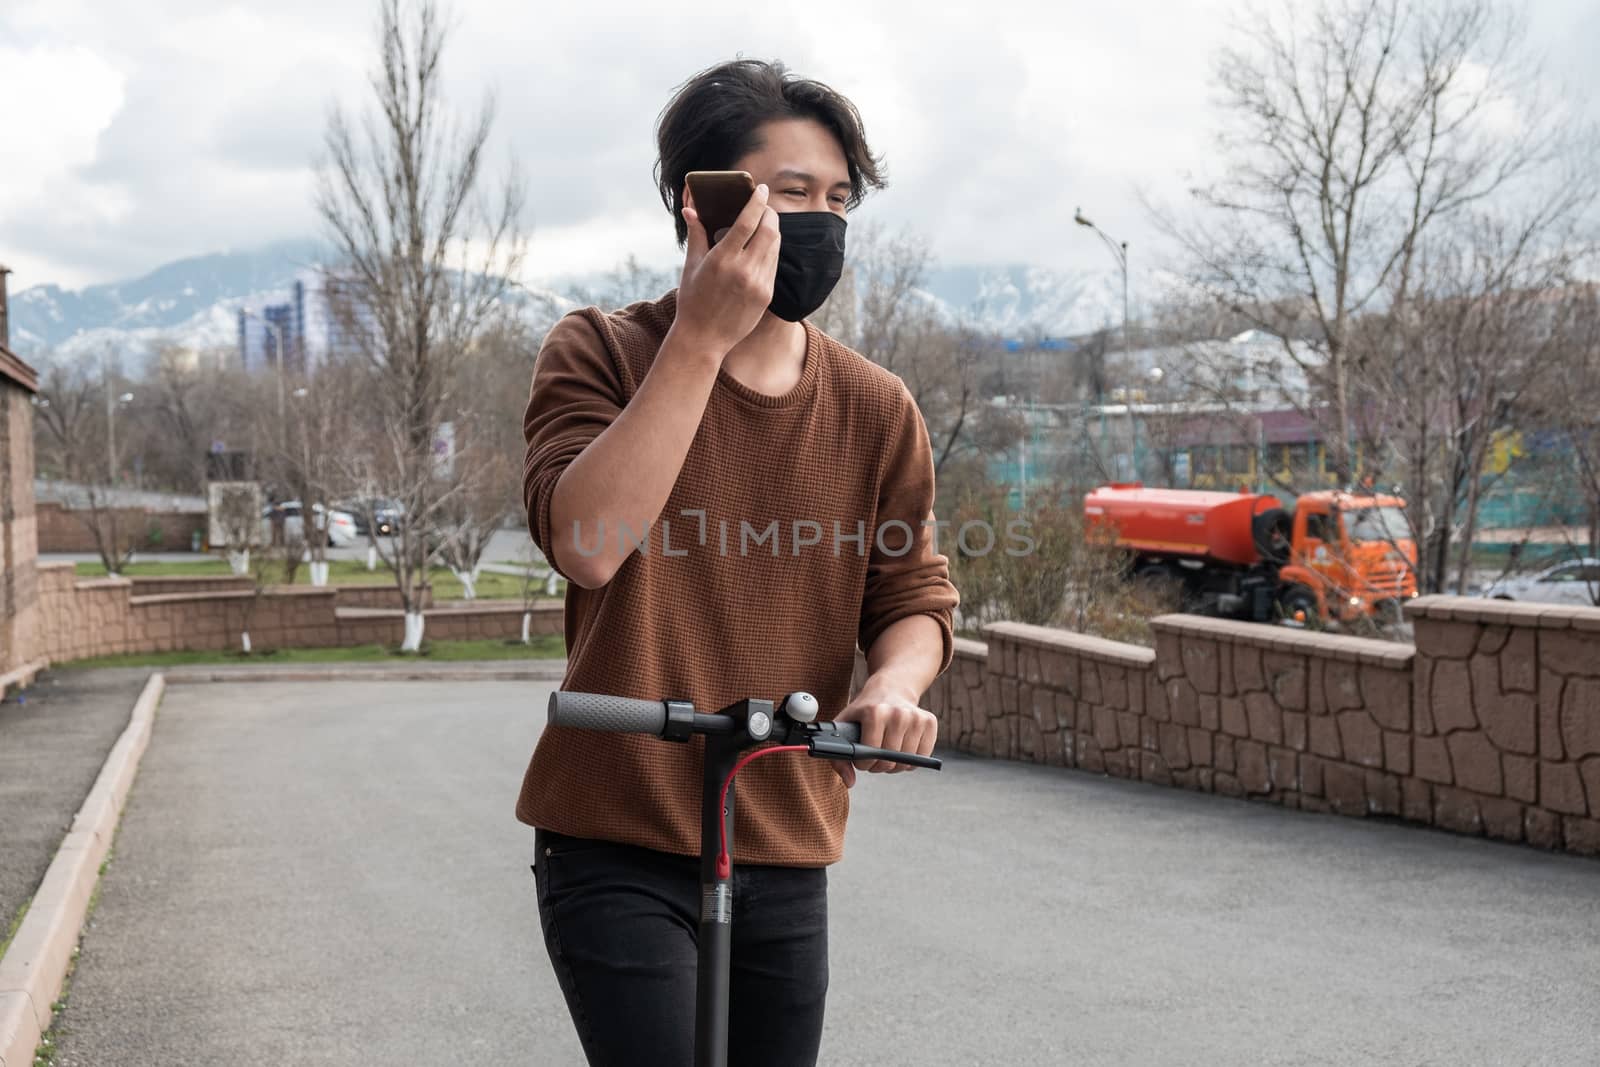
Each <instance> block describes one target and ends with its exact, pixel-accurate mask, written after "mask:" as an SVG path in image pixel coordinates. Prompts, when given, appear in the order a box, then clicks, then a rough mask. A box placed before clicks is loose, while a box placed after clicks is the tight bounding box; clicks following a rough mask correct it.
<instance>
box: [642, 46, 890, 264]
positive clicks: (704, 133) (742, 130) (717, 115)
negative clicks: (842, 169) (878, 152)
mask: <svg viewBox="0 0 1600 1067" xmlns="http://www.w3.org/2000/svg"><path fill="white" fill-rule="evenodd" d="M774 119H814V120H816V121H817V122H820V123H821V124H822V125H823V126H825V127H827V129H828V130H829V131H831V132H832V133H833V136H834V137H835V138H837V139H838V141H839V147H840V148H842V149H843V150H844V159H845V164H846V165H847V166H848V167H849V170H850V199H849V201H848V202H847V207H850V208H853V207H855V206H856V205H857V204H859V203H861V199H862V197H864V196H866V195H867V190H868V189H869V188H872V189H882V188H883V187H884V186H885V185H886V184H888V183H887V182H886V181H885V179H884V167H883V161H882V160H881V159H879V158H877V157H876V156H874V155H873V154H872V150H871V149H869V148H868V147H867V137H866V131H864V130H863V129H862V128H861V115H860V113H859V112H858V111H856V106H855V105H854V104H852V103H851V102H850V101H849V100H847V99H845V98H844V97H843V96H840V95H839V94H838V93H836V92H834V91H833V90H832V89H830V88H828V87H827V86H826V85H823V84H822V83H821V82H817V81H811V80H809V79H807V78H796V77H794V76H793V75H792V74H790V73H789V71H788V69H787V68H786V67H784V65H783V64H782V63H779V62H771V63H768V62H765V61H763V60H759V59H735V60H732V61H730V62H727V63H720V64H718V65H717V66H715V67H711V68H709V69H707V70H703V71H701V72H700V73H699V74H696V75H695V76H694V77H692V78H690V79H689V80H688V81H686V82H684V83H683V84H682V85H680V86H679V87H678V90H677V92H675V93H674V94H673V96H672V99H671V100H670V101H668V103H667V106H666V107H665V108H663V109H662V111H661V115H660V117H659V118H658V119H657V120H656V148H657V151H658V152H659V155H658V157H657V159H656V168H655V178H656V185H657V186H658V187H659V188H660V190H661V202H662V203H663V204H665V205H667V210H668V211H671V212H672V221H673V223H674V224H675V225H676V226H677V229H678V244H680V245H681V244H683V243H684V241H686V240H687V239H688V236H689V227H688V225H687V224H686V223H685V222H684V221H683V181H684V176H685V175H686V174H688V173H689V172H690V171H692V170H732V169H733V165H734V163H735V162H737V161H738V160H740V159H742V158H743V157H744V156H746V155H748V154H750V153H751V152H753V151H755V150H756V149H757V148H760V147H761V138H760V135H759V133H758V132H757V131H758V130H759V129H760V128H761V126H762V124H763V123H767V122H771V121H773V120H774Z"/></svg>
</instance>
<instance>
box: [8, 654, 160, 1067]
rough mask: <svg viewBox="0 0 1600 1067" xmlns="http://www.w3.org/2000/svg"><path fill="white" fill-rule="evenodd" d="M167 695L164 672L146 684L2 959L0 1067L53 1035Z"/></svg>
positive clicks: (26, 1063) (26, 1060)
mask: <svg viewBox="0 0 1600 1067" xmlns="http://www.w3.org/2000/svg"><path fill="white" fill-rule="evenodd" d="M165 689H166V679H165V678H164V677H163V676H162V675H161V674H160V673H159V672H158V673H155V674H152V675H151V676H150V680H149V681H147V682H146V683H145V687H144V691H143V692H141V693H140V694H139V699H138V700H136V701H135V702H134V705H133V713H132V714H131V715H130V716H129V717H128V725H127V728H126V729H124V730H123V731H122V736H121V737H119V738H117V743H116V744H115V745H113V746H112V747H111V752H110V754H109V755H108V756H106V761H105V764H104V766H102V767H101V768H100V775H99V777H97V778H96V779H95V783H94V786H93V788H91V789H90V790H89V795H88V796H87V797H86V798H85V799H84V802H83V806H82V807H80V808H79V809H78V813H77V815H75V816H74V817H73V819H72V825H71V827H70V828H69V829H68V831H67V835H66V837H65V838H63V839H62V841H61V847H60V848H59V849H57V850H56V855H55V858H54V859H53V860H51V861H50V866H49V867H48V868H47V869H46V870H45V874H44V879H43V880H42V881H41V882H40V883H39V889H38V891H37V892H35V893H34V895H33V900H32V901H31V902H30V903H29V905H28V913H27V915H26V916H24V917H23V920H22V925H20V926H19V927H17V936H16V937H15V938H14V939H13V940H12V942H11V945H10V946H9V947H8V948H7V949H6V953H5V956H4V957H3V958H0V1067H31V1065H32V1063H33V1057H34V1052H35V1051H36V1050H37V1049H38V1047H39V1040H40V1038H41V1037H43V1036H44V1032H45V1031H46V1030H48V1029H49V1028H50V1021H51V1019H52V1018H53V1017H54V1013H53V1011H52V1009H51V1005H52V1004H53V1003H54V1002H55V999H56V998H57V997H58V996H60V994H61V986H62V983H63V981H64V980H65V979H66V975H67V968H68V966H69V965H70V964H71V961H72V952H73V949H75V948H76V947H77V944H78V936H79V934H80V933H82V931H83V921H84V917H85V916H86V915H87V914H88V910H89V898H90V897H91V896H92V895H93V894H94V887H95V883H96V882H97V881H98V880H99V877H100V864H101V862H102V861H103V860H104V859H105V857H106V853H107V852H108V851H109V850H110V848H111V838H112V836H113V835H114V834H115V833H116V830H117V821H118V820H119V819H120V818H121V817H122V808H123V805H124V804H125V803H126V802H127V799H128V790H129V788H130V787H132V785H133V777H134V775H135V774H136V773H137V772H138V769H139V760H140V758H141V757H142V756H143V755H144V750H145V747H146V746H147V745H148V744H149V743H150V733H151V727H152V725H153V723H154V720H155V711H156V707H157V705H159V704H160V703H161V694H162V693H163V692H164V691H165Z"/></svg>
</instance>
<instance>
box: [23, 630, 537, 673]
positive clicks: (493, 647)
mask: <svg viewBox="0 0 1600 1067" xmlns="http://www.w3.org/2000/svg"><path fill="white" fill-rule="evenodd" d="M566 654H567V652H566V642H565V640H564V639H563V638H562V636H561V635H560V634H538V635H535V636H534V638H533V640H532V643H531V644H527V645H524V644H523V643H522V642H521V641H518V640H515V639H512V638H507V639H500V640H497V639H494V638H484V639H481V640H477V641H427V640H424V641H423V642H422V651H421V652H416V653H407V652H401V651H399V649H398V648H397V647H395V646H391V645H356V646H353V647H350V648H280V649H271V650H257V651H254V652H251V653H250V654H249V655H245V654H244V653H243V652H239V651H235V650H228V651H203V652H133V653H128V654H126V655H121V656H97V657H95V658H93V659H78V660H72V661H71V662H69V663H59V664H55V665H54V667H55V669H58V670H71V669H76V668H92V667H181V666H185V665H188V664H200V663H231V664H238V665H247V664H275V663H381V662H388V661H392V660H411V661H428V662H433V663H459V662H464V661H470V660H505V659H562V658H564V657H565V656H566Z"/></svg>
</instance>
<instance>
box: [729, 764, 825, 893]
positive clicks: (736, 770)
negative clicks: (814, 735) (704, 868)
mask: <svg viewBox="0 0 1600 1067" xmlns="http://www.w3.org/2000/svg"><path fill="white" fill-rule="evenodd" d="M809 751H810V749H809V748H807V747H806V746H805V745H773V746H772V747H771V748H758V749H756V750H755V751H754V752H752V753H750V754H749V755H748V756H745V757H744V758H742V759H741V760H739V762H738V763H735V764H734V765H733V770H731V771H729V772H728V777H727V778H724V779H723V781H722V794H721V795H720V796H719V797H718V798H717V810H718V811H724V812H725V811H727V810H728V787H729V786H730V785H732V784H733V776H734V775H736V774H738V773H739V771H740V769H741V768H742V767H744V765H745V764H746V763H749V762H750V761H751V760H753V759H756V758H758V757H760V756H770V755H771V754H772V753H774V752H809ZM731 873H732V865H731V864H730V863H729V861H728V822H727V820H726V819H718V820H717V877H718V878H727V877H728V876H729V875H730V874H731Z"/></svg>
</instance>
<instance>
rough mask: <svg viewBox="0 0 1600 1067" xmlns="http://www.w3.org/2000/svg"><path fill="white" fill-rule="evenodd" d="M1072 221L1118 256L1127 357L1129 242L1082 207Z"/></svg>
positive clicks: (1130, 411) (1130, 410)
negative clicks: (1093, 219)
mask: <svg viewBox="0 0 1600 1067" xmlns="http://www.w3.org/2000/svg"><path fill="white" fill-rule="evenodd" d="M1072 221H1073V222H1076V223H1077V224H1078V225H1079V226H1087V227H1089V229H1091V230H1093V231H1094V232H1095V235H1096V236H1098V237H1099V238H1100V240H1101V241H1103V242H1105V246H1106V247H1107V248H1109V249H1111V254H1112V255H1113V256H1115V257H1116V260H1117V266H1119V267H1121V268H1122V355H1123V358H1127V356H1128V355H1129V354H1130V353H1131V352H1132V351H1133V345H1132V344H1131V343H1130V342H1129V340H1128V242H1126V241H1113V240H1112V239H1111V238H1110V237H1108V236H1106V232H1105V231H1104V230H1102V229H1101V228H1100V227H1098V226H1096V225H1095V224H1094V223H1092V222H1090V221H1089V220H1088V219H1087V218H1085V217H1084V214H1083V209H1082V208H1074V209H1073V212H1072ZM1104 403H1105V401H1104V398H1102V399H1101V405H1102V406H1104ZM1128 422H1129V425H1130V427H1131V426H1132V423H1133V406H1132V404H1131V403H1130V405H1129V407H1128ZM1134 473H1135V474H1137V473H1138V472H1137V471H1135V472H1134Z"/></svg>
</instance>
